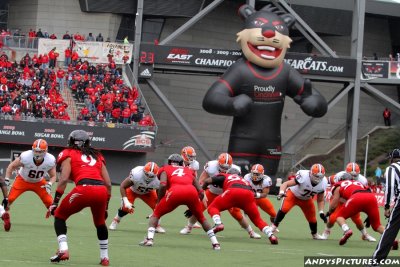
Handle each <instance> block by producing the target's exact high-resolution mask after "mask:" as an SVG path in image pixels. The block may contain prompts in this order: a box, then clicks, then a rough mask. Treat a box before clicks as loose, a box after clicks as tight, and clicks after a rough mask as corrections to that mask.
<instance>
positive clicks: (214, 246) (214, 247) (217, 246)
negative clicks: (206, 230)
mask: <svg viewBox="0 0 400 267" xmlns="http://www.w3.org/2000/svg"><path fill="white" fill-rule="evenodd" d="M212 247H213V250H221V245H220V244H219V243H215V244H212Z"/></svg>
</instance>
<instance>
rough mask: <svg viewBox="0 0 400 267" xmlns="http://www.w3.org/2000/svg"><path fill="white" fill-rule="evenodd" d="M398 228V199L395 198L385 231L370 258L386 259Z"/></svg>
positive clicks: (399, 205) (399, 217) (399, 208)
mask: <svg viewBox="0 0 400 267" xmlns="http://www.w3.org/2000/svg"><path fill="white" fill-rule="evenodd" d="M399 230H400V199H397V200H396V204H395V205H394V207H393V210H392V213H391V214H390V217H389V221H388V223H387V225H386V228H385V231H384V232H383V234H382V236H381V239H380V240H379V243H378V245H377V246H376V249H375V252H374V255H373V256H372V258H374V259H376V260H377V261H378V262H379V261H380V260H382V259H386V258H387V256H388V255H389V252H390V249H391V248H392V245H393V242H394V240H395V239H396V236H397V234H398V233H399Z"/></svg>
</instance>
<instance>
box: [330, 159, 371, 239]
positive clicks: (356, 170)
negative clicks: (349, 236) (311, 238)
mask: <svg viewBox="0 0 400 267" xmlns="http://www.w3.org/2000/svg"><path fill="white" fill-rule="evenodd" d="M345 173H348V174H350V175H351V176H352V178H353V180H355V181H358V182H360V183H361V184H362V185H364V186H368V180H367V178H365V177H364V176H363V175H361V174H360V166H359V165H358V164H357V163H355V162H349V163H348V164H347V166H346V170H345V171H340V172H338V173H337V174H335V175H332V176H330V177H329V183H330V185H331V187H333V185H334V184H335V183H337V182H339V181H340V180H341V177H342V176H343V174H345ZM343 201H344V200H343ZM343 204H344V202H340V203H339V205H338V207H337V208H336V209H335V211H334V212H333V213H332V214H330V215H329V218H328V220H327V223H326V228H325V230H324V232H323V233H322V237H323V238H324V239H328V237H329V235H330V233H331V228H332V227H333V226H334V225H335V222H336V218H337V215H338V213H339V210H340V209H341V207H342V206H343ZM351 219H352V221H353V222H354V224H355V225H356V226H357V228H358V230H360V232H361V239H362V240H365V241H369V242H376V239H375V238H374V237H372V236H371V235H369V234H368V233H367V229H366V228H365V227H364V224H363V222H362V220H361V216H360V213H357V214H356V215H354V216H353V217H351Z"/></svg>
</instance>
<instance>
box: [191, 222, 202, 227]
mask: <svg viewBox="0 0 400 267" xmlns="http://www.w3.org/2000/svg"><path fill="white" fill-rule="evenodd" d="M193 228H203V227H202V226H201V225H200V224H199V222H196V223H195V224H193Z"/></svg>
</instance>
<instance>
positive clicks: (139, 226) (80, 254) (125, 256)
mask: <svg viewBox="0 0 400 267" xmlns="http://www.w3.org/2000/svg"><path fill="white" fill-rule="evenodd" d="M69 188H71V185H69ZM53 189H54V188H53ZM67 191H68V189H67ZM271 199H272V200H273V202H274V204H275V207H278V206H279V203H278V202H277V201H276V199H275V198H271ZM119 203H120V198H119V190H118V188H117V187H114V188H113V197H112V199H111V201H110V209H109V212H110V218H109V219H108V220H107V225H109V223H110V222H111V220H112V217H113V216H114V215H115V213H116V211H117V208H118V206H119ZM135 206H136V210H135V213H134V214H133V215H127V216H126V217H125V218H124V219H123V221H121V223H120V224H119V227H118V229H117V230H116V231H109V253H110V266H149V267H150V266H160V267H161V266H162V267H164V266H167V267H169V266H171V267H175V266H176V267H179V266H182V267H188V266H190V267H195V266H221V267H222V266H229V267H233V266H257V267H264V266H279V267H286V266H303V256H305V255H306V256H319V255H340V256H346V255H347V256H349V255H358V256H370V255H372V253H373V251H374V248H375V246H376V243H368V242H366V241H361V235H360V233H359V232H358V230H357V229H356V227H355V225H354V224H352V222H349V225H350V227H351V228H352V229H353V232H354V234H353V236H352V237H351V239H350V240H349V241H348V243H347V244H346V245H345V246H343V247H342V246H339V244H338V239H339V237H340V236H341V234H342V231H341V230H340V229H339V228H338V227H337V226H335V228H334V229H333V231H332V234H331V238H330V240H326V241H319V240H312V238H311V235H310V232H309V229H308V223H307V221H306V220H305V218H304V217H303V215H302V213H301V211H300V209H299V208H297V207H295V208H293V210H292V211H291V212H290V213H289V214H288V215H287V216H286V218H285V219H284V221H283V222H282V224H281V225H280V227H279V229H280V233H278V235H277V236H278V237H279V245H276V246H272V245H270V243H269V241H268V239H267V238H266V237H264V236H263V239H261V240H253V239H250V238H249V236H248V234H247V233H246V232H245V231H244V230H242V229H241V228H240V226H239V225H238V224H237V223H236V221H234V220H233V219H232V218H231V217H230V215H229V214H228V213H227V212H224V213H223V214H222V220H223V222H224V224H225V230H224V231H223V232H220V233H218V240H219V242H220V243H221V251H213V250H212V248H211V243H210V241H209V239H208V237H207V236H206V234H205V233H204V232H203V231H202V230H201V229H194V230H193V231H192V234H190V235H187V236H183V235H180V234H179V230H180V229H181V228H182V227H183V226H184V225H185V223H186V219H185V218H184V216H183V212H184V210H185V208H184V207H180V208H178V209H177V210H175V211H174V212H173V213H171V214H168V215H166V216H165V217H164V218H163V219H162V222H161V223H162V225H163V227H164V228H165V229H166V231H167V233H166V234H156V236H155V245H154V247H140V246H139V245H138V243H139V242H140V241H142V240H143V238H144V236H145V234H146V232H147V221H148V220H147V219H146V216H147V215H149V214H150V213H151V210H150V209H149V208H148V207H147V206H146V205H145V204H144V203H143V202H142V201H141V200H137V202H136V203H135ZM45 212H46V210H45V208H44V206H43V205H42V203H41V201H40V200H39V198H37V197H36V195H34V194H33V193H31V192H28V193H25V194H23V195H22V196H21V197H20V198H19V199H17V201H16V202H15V203H14V204H13V206H12V207H11V213H10V214H11V222H12V227H11V231H10V232H8V233H7V232H4V230H3V229H0V240H1V241H0V244H1V247H0V266H51V265H52V266H54V264H51V263H50V262H49V258H50V256H53V254H54V253H55V251H56V250H57V248H58V245H57V241H56V236H55V233H54V229H53V219H52V218H51V219H47V220H46V219H45ZM262 216H263V218H264V219H265V220H267V218H269V216H268V215H267V214H265V213H262ZM207 218H209V216H208V214H207ZM382 218H383V217H382ZM382 220H383V219H382ZM209 221H210V222H211V219H210V220H209ZM383 222H385V221H384V220H383ZM318 223H319V232H322V230H323V223H322V221H321V220H320V219H319V218H318ZM67 226H68V243H69V251H70V260H69V261H67V262H63V263H59V264H58V265H62V266H64V265H65V266H99V265H98V263H99V261H100V256H99V246H98V242H97V237H96V230H95V228H94V226H93V224H92V221H91V214H90V210H88V209H85V210H83V211H82V212H81V213H79V214H75V215H74V216H73V217H71V218H70V219H69V221H68V222H67ZM256 230H257V232H258V233H260V231H259V230H258V229H256ZM368 231H369V233H370V234H371V235H372V236H374V237H375V238H377V239H379V235H378V234H376V233H374V232H372V230H371V229H369V230H368ZM390 255H391V256H399V252H398V251H395V252H392V253H391V254H390Z"/></svg>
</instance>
